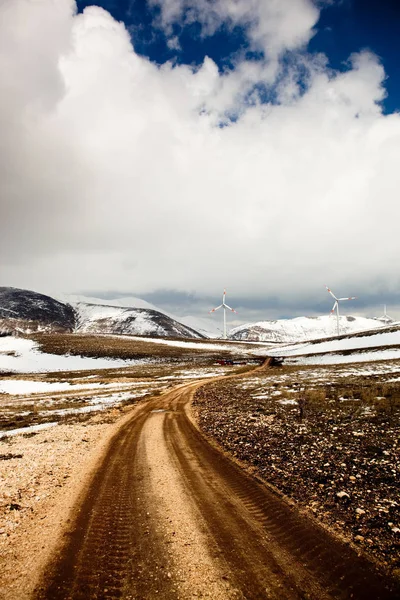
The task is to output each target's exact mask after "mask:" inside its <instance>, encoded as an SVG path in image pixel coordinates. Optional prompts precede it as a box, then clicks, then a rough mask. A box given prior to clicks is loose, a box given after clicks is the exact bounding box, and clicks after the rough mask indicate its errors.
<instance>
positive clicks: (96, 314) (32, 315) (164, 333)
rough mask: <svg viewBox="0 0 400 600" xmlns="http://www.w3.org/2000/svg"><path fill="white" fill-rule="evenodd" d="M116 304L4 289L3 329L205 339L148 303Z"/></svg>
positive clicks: (0, 308)
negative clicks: (57, 297)
mask: <svg viewBox="0 0 400 600" xmlns="http://www.w3.org/2000/svg"><path fill="white" fill-rule="evenodd" d="M61 298H62V299H63V301H60V300H61ZM82 300H85V301H84V302H82ZM89 300H92V302H90V301H89ZM113 302H115V303H116V305H114V306H110V305H108V303H105V301H104V300H100V299H98V298H93V299H89V298H87V297H82V296H63V297H59V299H58V300H56V299H54V298H51V297H50V296H45V295H44V294H38V293H37V292H32V291H30V290H21V289H17V288H10V287H2V288H0V325H1V329H2V330H4V331H10V332H25V333H31V332H35V331H51V332H54V331H60V332H65V331H79V332H88V333H89V332H90V333H108V334H125V335H139V336H153V337H178V338H185V339H198V338H203V337H204V336H203V335H202V334H201V333H198V332H197V331H195V330H194V329H193V328H192V327H189V326H187V325H184V324H182V323H180V322H179V321H177V320H176V319H173V318H171V317H170V316H168V315H166V314H163V313H162V312H160V311H158V310H156V309H155V307H153V306H152V305H151V304H149V303H148V302H146V301H145V300H141V299H139V298H123V299H118V300H115V301H113ZM125 304H127V305H128V306H126V305H125ZM129 304H135V305H136V306H135V307H132V306H129Z"/></svg>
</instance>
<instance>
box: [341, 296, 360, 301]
mask: <svg viewBox="0 0 400 600" xmlns="http://www.w3.org/2000/svg"><path fill="white" fill-rule="evenodd" d="M338 300H339V302H340V301H341V300H357V296H352V297H351V298H338Z"/></svg>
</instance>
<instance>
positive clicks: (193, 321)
mask: <svg viewBox="0 0 400 600" xmlns="http://www.w3.org/2000/svg"><path fill="white" fill-rule="evenodd" d="M58 299H59V300H61V301H62V302H66V303H69V304H71V305H72V306H76V305H78V304H98V305H102V306H119V307H125V308H147V309H149V310H155V311H157V312H160V313H162V314H164V315H167V317H170V318H171V319H173V320H174V321H178V322H179V323H182V324H183V325H186V327H189V328H190V329H194V330H195V331H198V332H199V333H201V334H202V335H203V336H206V337H211V338H219V337H222V329H221V327H220V326H219V325H218V324H217V323H216V321H215V319H214V320H212V319H207V318H206V317H205V318H202V317H192V316H187V317H178V316H176V315H174V314H172V313H169V312H167V311H166V310H164V309H162V308H160V307H159V306H154V304H150V302H147V301H146V300H142V299H141V298H136V297H134V296H125V297H123V298H114V299H112V300H104V299H102V298H93V297H90V296H78V295H72V294H69V295H67V294H64V295H59V296H58Z"/></svg>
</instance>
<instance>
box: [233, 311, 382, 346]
mask: <svg viewBox="0 0 400 600" xmlns="http://www.w3.org/2000/svg"><path fill="white" fill-rule="evenodd" d="M380 327H383V324H382V323H381V322H380V321H377V320H376V319H366V318H364V317H346V316H342V317H340V332H341V334H346V333H355V332H360V331H365V330H370V329H377V328H380ZM335 335H337V323H336V317H335V316H332V315H331V316H326V315H324V316H320V317H297V318H295V319H279V320H277V321H260V322H258V323H248V324H247V325H240V326H239V327H236V328H235V329H232V330H231V332H230V334H229V337H230V338H231V339H234V340H253V341H260V342H275V343H281V342H283V343H284V342H302V341H307V340H316V339H321V338H327V337H332V336H335Z"/></svg>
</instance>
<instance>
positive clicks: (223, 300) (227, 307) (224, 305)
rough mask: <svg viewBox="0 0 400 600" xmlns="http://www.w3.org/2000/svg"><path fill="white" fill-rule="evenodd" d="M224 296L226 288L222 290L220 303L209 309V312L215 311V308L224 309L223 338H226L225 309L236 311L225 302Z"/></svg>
mask: <svg viewBox="0 0 400 600" xmlns="http://www.w3.org/2000/svg"><path fill="white" fill-rule="evenodd" d="M225 297H226V290H224V293H223V296H222V304H220V305H219V306H217V307H216V308H213V309H212V310H210V311H209V314H210V313H213V312H215V311H216V310H219V309H220V308H223V309H224V340H226V309H228V310H231V311H232V312H234V313H235V314H237V313H236V310H233V308H231V307H230V306H228V305H227V304H226V302H225Z"/></svg>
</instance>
